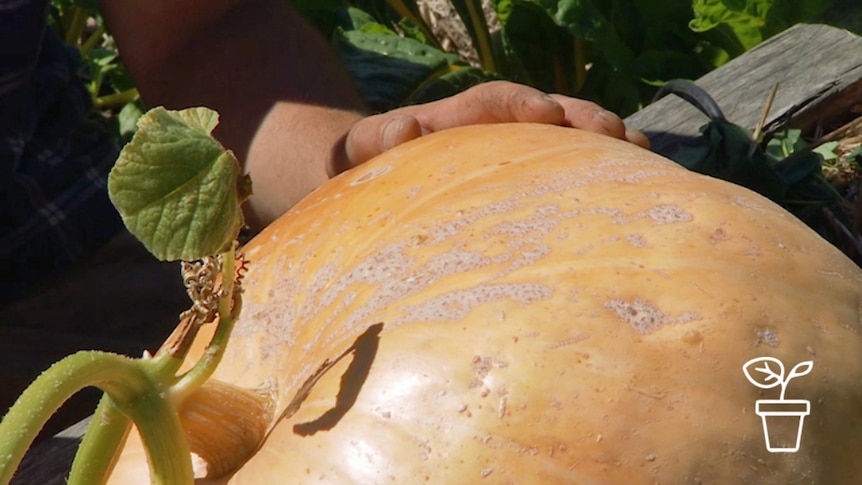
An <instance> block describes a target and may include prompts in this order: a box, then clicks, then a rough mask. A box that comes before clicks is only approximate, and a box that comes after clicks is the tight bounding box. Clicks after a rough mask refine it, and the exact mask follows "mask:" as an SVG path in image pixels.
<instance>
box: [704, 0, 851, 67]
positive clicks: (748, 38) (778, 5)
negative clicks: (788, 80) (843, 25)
mask: <svg viewBox="0 0 862 485" xmlns="http://www.w3.org/2000/svg"><path fill="white" fill-rule="evenodd" d="M835 1H836V0H693V2H692V8H693V9H694V14H695V18H694V19H693V20H692V21H691V22H690V23H689V26H690V27H691V29H692V30H694V31H695V32H699V33H706V32H709V31H713V30H714V31H715V34H716V35H713V36H710V37H709V39H710V40H711V41H713V42H715V43H716V44H719V45H721V46H722V47H723V48H725V49H726V50H727V51H728V52H729V53H730V54H731V55H733V56H737V55H740V54H742V53H743V52H745V51H746V50H748V49H751V48H752V47H754V46H755V45H757V44H759V43H760V42H762V41H763V40H765V39H767V38H769V37H771V36H772V35H775V34H777V33H778V32H781V31H782V30H784V29H787V28H789V27H791V26H792V25H793V24H795V23H797V22H799V21H800V20H805V19H813V18H815V17H816V16H818V15H820V14H822V13H823V12H825V11H826V10H827V9H828V8H829V7H830V6H832V5H833V4H834V3H835Z"/></svg>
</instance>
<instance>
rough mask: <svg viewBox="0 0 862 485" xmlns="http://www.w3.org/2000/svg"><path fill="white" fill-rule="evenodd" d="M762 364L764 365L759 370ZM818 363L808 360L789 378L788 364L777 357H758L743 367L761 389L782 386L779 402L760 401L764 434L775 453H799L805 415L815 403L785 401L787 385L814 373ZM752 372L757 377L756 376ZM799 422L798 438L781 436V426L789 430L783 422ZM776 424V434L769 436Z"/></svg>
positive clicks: (795, 368)
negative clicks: (785, 364)
mask: <svg viewBox="0 0 862 485" xmlns="http://www.w3.org/2000/svg"><path fill="white" fill-rule="evenodd" d="M758 364H760V366H759V367H758ZM773 367H776V368H777V369H773ZM813 367H814V362H813V361H810V360H806V361H805V362H800V363H798V364H796V365H795V366H794V367H793V369H791V370H790V373H789V374H787V376H786V377H785V375H784V364H782V363H781V361H780V360H778V359H776V358H775V357H756V358H754V359H751V360H749V361H748V362H746V363H745V364H743V366H742V371H743V372H744V373H745V377H746V378H748V381H749V382H751V383H752V384H754V385H755V386H757V387H759V388H761V389H772V388H773V387H776V386H781V395H780V396H779V398H778V399H758V400H757V405H756V408H755V410H756V412H757V415H758V416H760V417H761V420H762V421H763V435H764V439H765V440H766V449H767V450H768V451H770V452H772V453H795V452H797V451H799V444H800V442H801V440H802V424H803V423H804V421H805V416H808V415H809V414H810V412H811V402H810V401H808V400H804V399H784V393H785V391H786V390H787V384H788V383H789V382H790V380H791V379H793V378H794V377H802V376H804V375H807V374H808V373H810V372H811V369H812V368H813ZM752 371H754V372H756V374H752ZM787 419H795V420H796V422H795V423H794V424H796V426H795V429H796V436H795V437H793V436H780V433H779V427H786V426H787V423H786V422H784V423H782V421H784V420H787ZM770 424H773V435H770V433H769V425H770Z"/></svg>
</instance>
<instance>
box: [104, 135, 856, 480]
mask: <svg viewBox="0 0 862 485" xmlns="http://www.w3.org/2000/svg"><path fill="white" fill-rule="evenodd" d="M244 251H245V254H246V255H247V257H248V259H249V261H250V265H249V272H248V274H247V276H246V278H245V280H244V287H245V293H244V302H245V303H244V308H243V310H242V315H241V317H240V320H239V322H238V324H237V328H236V331H235V332H234V335H233V337H232V340H231V342H230V345H229V349H228V352H227V355H226V357H225V359H224V361H223V362H222V364H221V365H220V367H219V368H218V370H217V373H216V378H217V379H218V380H219V381H221V382H225V383H229V384H231V385H233V386H239V387H241V388H245V389H249V390H254V389H257V391H256V393H244V392H239V391H236V392H234V391H231V390H230V389H232V388H230V387H226V388H224V389H222V388H221V387H219V386H216V387H219V389H221V391H218V392H222V391H224V392H222V394H218V392H216V391H213V389H214V387H213V386H212V385H208V386H207V387H206V388H205V389H204V390H202V391H201V392H199V393H198V394H197V395H196V396H193V397H192V398H191V399H190V401H189V404H188V406H189V407H188V408H187V409H192V408H196V409H198V411H199V410H200V409H199V408H207V409H208V411H204V412H203V414H207V413H210V414H212V413H215V415H218V413H219V412H222V411H224V410H221V411H220V409H221V408H222V407H223V406H228V404H229V403H230V402H231V401H232V400H233V399H232V398H231V397H226V398H225V397H220V398H218V399H215V398H213V397H212V395H213V394H212V393H213V392H216V394H218V395H219V396H224V395H227V396H231V395H232V393H233V394H236V395H237V396H240V397H243V399H248V398H249V396H258V398H256V399H257V400H255V399H251V401H249V402H256V403H258V404H259V405H249V404H247V403H246V401H241V402H243V403H246V404H241V405H238V406H239V408H240V409H243V410H245V409H248V411H247V412H246V411H237V410H236V409H233V410H227V411H224V412H226V413H231V412H232V413H234V414H237V413H238V414H239V415H244V418H245V420H246V421H247V423H246V425H244V427H243V428H242V429H239V430H237V429H234V430H233V431H231V430H230V429H227V430H226V431H225V432H226V433H227V434H229V435H231V433H233V434H232V436H234V437H236V436H240V435H242V436H244V438H243V439H245V440H246V441H248V440H251V448H248V447H249V443H248V442H246V443H245V446H246V448H247V449H249V450H251V451H248V452H247V453H245V452H243V451H242V450H241V449H240V448H241V447H239V445H236V444H231V443H233V442H232V441H231V440H230V439H226V440H224V443H222V444H218V446H215V447H214V448H222V450H221V453H222V454H223V455H225V454H226V455H232V458H227V459H225V458H224V457H223V456H222V457H219V456H218V452H217V451H213V450H206V449H202V448H201V446H200V445H193V446H195V447H196V448H198V454H200V455H202V456H203V458H204V460H208V461H210V462H211V463H210V465H211V470H218V472H217V473H216V472H213V473H214V474H221V473H223V472H225V471H226V470H225V469H226V468H227V469H231V468H235V465H237V466H238V464H237V463H236V462H237V461H240V462H241V461H242V460H238V459H237V458H238V457H239V458H245V456H246V455H247V457H248V460H247V462H245V463H239V464H241V465H242V466H241V467H240V468H239V469H238V471H235V473H234V472H233V470H228V473H227V475H226V478H230V479H231V480H233V481H235V482H236V483H251V484H264V483H267V484H268V483H291V484H298V483H318V482H325V483H338V484H341V483H357V484H372V483H398V484H406V483H423V482H428V483H447V484H448V483H452V484H455V483H458V484H461V483H479V482H481V483H541V484H546V483H566V484H571V483H780V484H788V483H850V482H852V481H854V480H857V479H858V477H859V476H862V460H859V458H858V454H859V450H860V449H862V335H860V333H862V317H860V311H862V310H860V309H861V308H862V272H860V270H859V269H858V268H857V267H855V266H854V265H853V263H852V262H851V261H850V260H849V259H847V258H845V257H844V256H843V255H842V254H841V253H840V252H838V251H837V250H835V249H834V248H832V247H831V246H830V245H829V244H827V243H826V242H825V241H823V240H822V239H821V238H820V237H818V236H817V235H816V234H815V233H814V232H812V231H811V230H809V229H808V228H807V227H805V226H804V225H803V224H801V223H800V222H799V221H797V220H796V219H794V218H793V217H792V216H791V215H789V214H788V213H787V212H785V211H784V210H782V209H780V208H779V207H777V206H776V205H775V204H773V203H771V202H770V201H768V200H766V199H764V198H762V197H760V196H758V195H756V194H754V193H752V192H750V191H748V190H746V189H743V188H740V187H738V186H734V185H731V184H728V183H725V182H722V181H719V180H715V179H712V178H709V177H705V176H701V175H697V174H694V173H691V172H688V171H686V170H684V169H682V168H680V167H679V166H677V165H675V164H674V163H672V162H670V161H668V160H665V159H663V158H661V157H659V156H657V155H655V154H652V153H650V152H648V151H646V150H642V149H640V148H638V147H636V146H633V145H631V144H627V143H624V142H622V141H618V140H614V139H611V138H608V137H604V136H601V135H596V134H592V133H588V132H583V131H578V130H575V129H566V128H558V127H551V126H539V125H524V124H510V125H493V126H475V127H467V128H460V129H453V130H449V131H445V132H440V133H436V134H432V135H429V136H425V137H423V138H421V139H419V140H416V141H413V142H410V143H408V144H405V145H403V146H400V147H398V148H396V149H394V150H391V151H389V152H387V153H385V154H384V155H382V156H380V157H378V158H376V159H374V160H373V161H371V162H369V163H367V164H365V165H363V166H361V167H359V168H357V169H354V170H352V171H350V172H347V173H344V174H342V175H340V176H339V177H337V178H335V179H334V180H332V181H330V182H328V183H327V184H326V185H324V186H323V187H321V188H320V189H318V190H317V191H316V192H314V193H312V194H311V195H310V196H308V197H307V198H306V199H305V200H303V201H302V202H301V203H300V204H299V205H298V206H296V207H295V208H294V210H292V211H291V212H290V213H289V214H287V215H286V216H284V217H283V218H281V219H280V220H279V221H277V222H276V223H275V224H273V225H272V226H271V227H269V228H267V229H266V230H265V231H264V232H262V233H261V234H260V235H259V236H258V237H256V238H255V240H254V241H252V242H251V243H250V244H248V245H247V247H245V249H244ZM378 323H382V329H381V328H380V327H379V326H375V324H378ZM378 331H379V334H378V333H377V332H378ZM351 348H353V350H352V352H351V353H350V354H349V355H347V356H346V357H345V358H343V359H341V360H340V361H338V362H337V363H336V364H335V365H334V366H332V367H331V368H329V369H328V370H326V371H325V372H323V373H322V375H320V376H319V379H317V380H314V379H311V380H309V379H310V377H311V376H313V375H314V374H315V372H316V371H318V369H320V368H321V365H322V364H323V363H324V362H325V361H327V360H332V359H335V358H336V357H338V356H339V355H340V354H342V353H343V352H345V351H347V350H348V349H351ZM761 356H771V357H776V358H778V359H780V360H781V361H783V362H784V363H785V365H786V367H787V371H788V372H789V371H790V368H791V367H792V366H793V365H794V364H796V363H798V362H801V361H807V360H810V361H813V369H812V372H811V373H810V374H809V375H807V376H802V377H798V378H796V379H794V380H793V381H792V382H790V384H789V385H788V386H787V395H786V399H802V400H808V401H809V402H810V415H808V416H807V417H806V418H805V420H804V421H803V424H804V426H803V432H802V439H801V445H800V448H799V450H798V452H795V453H786V452H785V453H773V452H770V451H768V450H767V449H766V444H765V440H764V428H763V425H762V421H761V417H760V416H759V415H758V414H756V413H755V407H756V401H757V400H759V399H778V397H779V390H778V388H775V389H771V390H764V389H760V388H758V387H755V386H754V385H752V383H751V382H749V381H748V380H747V378H746V376H745V374H744V373H743V370H742V368H743V365H744V364H745V363H746V362H747V361H749V360H750V359H752V358H755V357H761ZM304 383H305V384H306V386H305V390H306V391H308V392H301V388H303V384H304ZM222 387H223V386H222ZM225 389H227V391H225ZM225 393H226V394H225ZM298 394H299V395H300V397H297V395H298ZM267 396H269V397H267ZM303 398H304V399H303ZM291 403H292V404H291ZM297 406H298V410H297ZM288 408H290V409H288ZM198 411H195V412H194V413H191V412H187V416H186V419H187V421H189V420H191V421H194V419H202V418H200V415H199V413H198ZM192 415H194V416H197V418H195V417H194V416H192ZM231 419H232V418H231ZM794 419H795V421H794ZM228 421H230V420H228ZM228 421H225V422H224V423H228ZM249 423H251V424H249ZM774 423H777V424H772V426H773V427H772V428H771V429H770V432H772V433H779V432H780V433H783V434H788V433H789V434H790V435H794V436H795V432H796V431H795V430H797V429H798V423H799V420H798V418H791V421H790V422H789V423H786V424H781V423H780V421H778V420H774ZM224 427H225V428H230V426H229V424H224ZM255 429H256V430H257V431H254V430H255ZM192 433H193V434H194V433H195V432H194V431H193V432H192ZM249 436H252V438H249ZM264 436H265V438H262V437H264ZM199 441H200V440H199ZM202 441H205V442H208V443H210V444H213V443H216V444H217V443H218V442H219V439H218V438H206V439H204V440H202ZM240 441H242V439H240ZM193 443H194V439H193ZM258 445H259V448H258V449H257V450H254V448H255V447H256V446H258ZM136 446H138V445H137V444H136V443H135V441H134V440H132V442H130V444H129V445H128V448H127V452H126V456H125V457H124V458H123V460H121V463H120V465H119V466H118V469H117V471H116V474H115V479H116V481H117V482H118V483H129V482H130V481H131V479H130V477H134V478H137V479H141V477H142V476H145V475H146V474H143V475H142V474H141V472H140V470H139V469H140V467H142V466H144V464H143V459H142V455H141V454H140V451H139V450H136V448H135V447H136ZM234 446H236V448H233V447H234ZM225 447H227V448H225ZM225 463H227V464H228V465H229V466H225ZM136 467H137V468H138V469H137V470H136V469H135V468H136ZM201 469H202V468H201ZM130 470H132V471H130ZM124 473H132V474H131V475H124Z"/></svg>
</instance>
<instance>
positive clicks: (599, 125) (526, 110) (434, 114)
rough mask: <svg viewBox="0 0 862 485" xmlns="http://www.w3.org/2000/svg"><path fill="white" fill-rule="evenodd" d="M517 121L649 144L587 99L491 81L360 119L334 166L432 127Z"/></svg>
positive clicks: (369, 155)
mask: <svg viewBox="0 0 862 485" xmlns="http://www.w3.org/2000/svg"><path fill="white" fill-rule="evenodd" d="M517 121H521V122H533V123H547V124H553V125H560V126H570V127H574V128H581V129H584V130H589V131H593V132H596V133H602V134H605V135H609V136H613V137H615V138H619V139H622V140H628V141H630V142H632V143H635V144H637V145H640V146H642V147H645V148H648V147H649V140H648V139H647V137H646V136H645V135H644V134H643V133H641V132H638V131H627V130H626V127H625V124H624V123H623V121H622V120H621V119H620V117H619V116H617V115H616V114H614V113H611V112H610V111H607V110H605V109H603V108H602V107H600V106H599V105H597V104H595V103H593V102H591V101H586V100H582V99H577V98H570V97H568V96H563V95H559V94H550V95H548V94H545V93H543V92H541V91H539V90H537V89H534V88H531V87H528V86H524V85H521V84H515V83H511V82H506V81H492V82H488V83H485V84H480V85H478V86H474V87H473V88H470V89H468V90H466V91H464V92H462V93H459V94H456V95H454V96H451V97H449V98H445V99H441V100H439V101H434V102H431V103H426V104H421V105H416V106H408V107H405V108H399V109H395V110H392V111H388V112H386V113H382V114H378V115H374V116H369V117H366V118H363V119H362V120H360V121H359V122H357V123H356V124H355V125H354V126H353V128H352V129H351V130H350V132H349V133H348V134H347V138H346V140H345V153H346V160H345V161H344V162H343V166H340V167H335V169H334V170H333V171H334V172H335V173H338V172H341V171H343V170H347V169H349V168H352V167H355V166H357V165H359V164H361V163H363V162H365V161H367V160H369V159H370V158H372V157H374V156H377V155H379V154H380V153H382V152H384V151H386V150H388V149H390V148H393V147H395V146H397V145H400V144H401V143H404V142H407V141H410V140H412V139H414V138H418V137H420V136H422V135H426V134H428V133H433V132H435V131H440V130H445V129H447V128H454V127H456V126H464V125H474V124H483V123H504V122H517ZM333 175H334V174H333Z"/></svg>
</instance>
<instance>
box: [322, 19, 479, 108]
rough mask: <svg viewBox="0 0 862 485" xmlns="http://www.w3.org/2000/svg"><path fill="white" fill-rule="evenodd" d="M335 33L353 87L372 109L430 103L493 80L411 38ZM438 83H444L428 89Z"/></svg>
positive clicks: (374, 34)
mask: <svg viewBox="0 0 862 485" xmlns="http://www.w3.org/2000/svg"><path fill="white" fill-rule="evenodd" d="M335 35H336V37H335V46H336V49H337V51H338V53H339V55H340V56H341V58H342V60H344V63H345V66H346V67H347V70H348V72H349V73H350V75H351V77H352V78H353V81H354V83H355V84H356V86H357V88H358V89H359V91H360V92H361V93H362V94H363V96H364V97H365V100H366V101H367V102H368V104H369V105H370V106H371V107H372V108H373V109H375V110H377V111H384V110H389V109H392V108H395V107H398V106H402V105H405V104H412V103H419V102H427V101H432V100H434V99H439V98H441V97H445V96H450V95H453V94H456V93H458V92H460V91H463V90H465V89H467V88H469V87H471V86H473V85H475V84H478V83H480V82H482V81H487V80H489V79H493V76H491V75H490V74H486V73H484V72H483V71H482V70H480V69H477V68H474V67H472V66H470V65H469V64H468V63H467V62H466V61H464V60H463V59H461V58H460V57H458V56H457V55H455V54H447V53H445V52H443V51H440V50H437V49H435V48H434V47H432V46H429V45H426V44H423V43H421V42H419V41H416V40H413V39H407V38H403V37H399V36H397V35H389V34H383V33H376V32H362V31H357V30H350V31H343V30H342V31H337V32H336V34H335ZM462 71H463V72H462ZM437 80H441V82H442V83H443V84H440V85H438V86H433V87H432V86H431V83H433V82H435V81H437Z"/></svg>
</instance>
